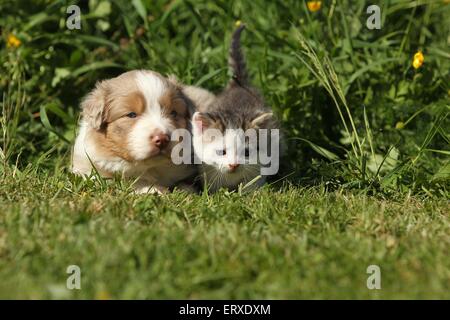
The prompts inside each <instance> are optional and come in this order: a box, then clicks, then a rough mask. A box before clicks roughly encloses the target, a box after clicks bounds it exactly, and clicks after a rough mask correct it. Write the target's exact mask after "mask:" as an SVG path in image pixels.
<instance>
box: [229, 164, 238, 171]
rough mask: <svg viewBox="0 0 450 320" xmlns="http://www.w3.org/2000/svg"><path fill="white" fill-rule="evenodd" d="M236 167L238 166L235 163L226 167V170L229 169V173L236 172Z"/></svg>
mask: <svg viewBox="0 0 450 320" xmlns="http://www.w3.org/2000/svg"><path fill="white" fill-rule="evenodd" d="M237 167H239V164H237V163H235V164H229V165H228V168H230V172H234V171H236V169H237Z"/></svg>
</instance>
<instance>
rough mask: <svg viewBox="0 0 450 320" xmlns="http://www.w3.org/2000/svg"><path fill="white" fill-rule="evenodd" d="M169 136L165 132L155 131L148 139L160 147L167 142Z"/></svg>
mask: <svg viewBox="0 0 450 320" xmlns="http://www.w3.org/2000/svg"><path fill="white" fill-rule="evenodd" d="M169 140H170V139H169V136H168V135H167V134H165V133H162V132H161V133H156V134H154V135H151V136H150V141H151V142H152V144H154V145H155V146H156V147H158V148H160V149H162V148H164V147H165V146H167V144H168V143H169Z"/></svg>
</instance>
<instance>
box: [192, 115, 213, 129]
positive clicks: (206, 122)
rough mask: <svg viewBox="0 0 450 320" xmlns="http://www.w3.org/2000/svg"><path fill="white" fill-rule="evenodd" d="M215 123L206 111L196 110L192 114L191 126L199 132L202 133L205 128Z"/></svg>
mask: <svg viewBox="0 0 450 320" xmlns="http://www.w3.org/2000/svg"><path fill="white" fill-rule="evenodd" d="M215 123H216V120H215V119H214V117H212V116H211V115H210V114H209V113H206V112H196V113H194V115H193V116H192V127H193V128H194V130H195V131H196V132H199V133H203V131H205V130H206V129H208V128H211V127H213V126H214V124H215Z"/></svg>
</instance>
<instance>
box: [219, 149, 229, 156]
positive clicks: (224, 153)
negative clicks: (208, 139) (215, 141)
mask: <svg viewBox="0 0 450 320" xmlns="http://www.w3.org/2000/svg"><path fill="white" fill-rule="evenodd" d="M216 154H217V155H218V156H224V155H226V154H227V150H225V149H223V150H216Z"/></svg>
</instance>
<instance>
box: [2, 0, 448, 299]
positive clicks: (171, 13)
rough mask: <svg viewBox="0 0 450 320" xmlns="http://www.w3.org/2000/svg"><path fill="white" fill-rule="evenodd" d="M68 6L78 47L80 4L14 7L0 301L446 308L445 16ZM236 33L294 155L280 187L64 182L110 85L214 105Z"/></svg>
mask: <svg viewBox="0 0 450 320" xmlns="http://www.w3.org/2000/svg"><path fill="white" fill-rule="evenodd" d="M72 2H73V4H78V5H79V6H80V9H81V13H82V16H81V17H82V19H81V29H80V30H78V29H74V30H69V29H68V28H67V27H66V19H67V17H68V16H70V14H67V13H66V8H67V6H68V5H69V3H68V2H67V1H43V0H42V1H40V0H34V1H22V0H19V1H12V0H3V1H0V11H1V12H2V15H1V16H0V26H1V27H0V35H1V43H0V93H1V96H2V99H0V112H1V113H0V115H1V117H0V133H1V134H0V298H26V299H28V298H31V299H45V298H50V299H71V298H75V299H164V298H177V299H182V298H189V299H201V298H203V299H216V298H217V299H228V298H237V299H238V298H239V299H253V298H262V299H265V298H273V299H282V298H288V299H319V298H340V299H351V298H355V299H362V298H368V299H382V298H389V299H401V298H423V299H431V298H447V299H448V298H450V293H449V292H450V254H449V252H450V250H449V248H450V201H449V199H450V161H449V155H450V148H449V142H450V136H449V132H448V128H450V121H449V117H448V115H449V111H450V87H449V84H450V54H449V50H448V49H449V46H450V42H449V41H450V40H449V34H450V33H449V31H450V25H449V24H448V23H445V22H446V21H449V18H450V4H448V1H438V0H436V1H425V0H423V1H406V0H391V1H386V2H383V5H380V6H381V16H380V18H381V29H380V30H370V29H368V28H367V27H366V20H367V18H368V16H369V15H368V14H367V13H366V8H367V6H368V5H369V4H372V3H369V2H367V1H362V0H361V1H347V0H343V1H321V3H322V5H321V7H320V8H319V9H318V10H314V8H308V5H307V2H308V1H294V0H293V1H283V2H266V1H248V2H247V1H214V2H213V1H187V0H175V1H153V0H152V1H144V0H142V1H140V0H138V1H136V0H135V1H122V0H118V1H107V0H91V1H72ZM72 2H70V4H72ZM238 20H241V21H243V22H245V23H246V24H247V30H246V31H245V33H244V34H243V42H242V43H243V44H242V45H243V48H244V50H245V54H246V56H247V58H248V67H249V70H250V72H251V75H252V79H253V83H254V84H255V86H257V87H258V88H260V90H261V92H262V93H263V94H264V96H265V97H266V99H267V102H268V104H269V105H271V106H272V108H273V109H274V112H275V113H276V114H277V116H278V117H279V119H280V122H281V124H282V128H283V132H284V138H283V139H285V142H286V145H287V150H286V152H285V154H284V156H283V158H282V168H281V170H280V172H279V173H278V175H277V176H275V177H273V178H272V179H271V180H270V181H269V183H268V184H267V185H266V186H264V187H263V188H262V189H260V190H258V191H256V192H253V193H250V194H248V193H243V192H241V191H236V192H228V191H226V190H221V191H220V192H218V193H215V194H208V193H206V192H202V193H200V194H187V193H184V192H182V191H176V192H174V193H171V194H167V195H162V196H154V195H136V194H134V193H133V192H132V186H131V183H130V182H129V181H122V180H120V179H113V180H104V179H93V180H83V179H81V178H79V177H76V176H74V175H72V174H71V173H70V172H69V168H70V152H71V146H72V144H73V140H74V137H75V134H76V127H77V121H78V117H79V102H80V99H81V98H82V97H83V96H84V95H85V94H87V93H88V92H89V91H90V90H91V89H92V88H93V86H94V85H95V82H96V81H98V80H101V79H106V78H110V77H113V76H116V75H118V74H120V73H122V72H124V71H127V70H132V69H138V68H144V69H152V70H156V71H158V72H160V73H162V74H175V75H176V76H177V77H178V78H179V79H180V80H181V81H183V82H184V83H187V84H196V85H200V86H202V87H205V88H207V89H209V90H212V91H214V92H218V91H220V88H222V87H223V86H224V85H225V84H226V82H227V80H228V77H229V74H228V72H227V68H226V61H227V52H228V46H229V39H230V35H231V32H232V31H233V28H234V27H235V25H236V21H238ZM422 57H423V60H422ZM71 265H76V266H78V267H79V268H80V270H81V278H80V279H81V282H80V283H81V288H80V289H79V290H77V289H75V290H69V289H67V287H66V280H67V279H68V277H69V276H70V275H71V274H68V273H67V272H66V270H67V268H68V267H69V266H71ZM371 265H375V266H378V267H379V268H380V272H381V289H374V290H370V289H369V288H368V286H367V280H368V278H369V277H370V276H371V274H370V273H367V269H368V267H369V266H371Z"/></svg>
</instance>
